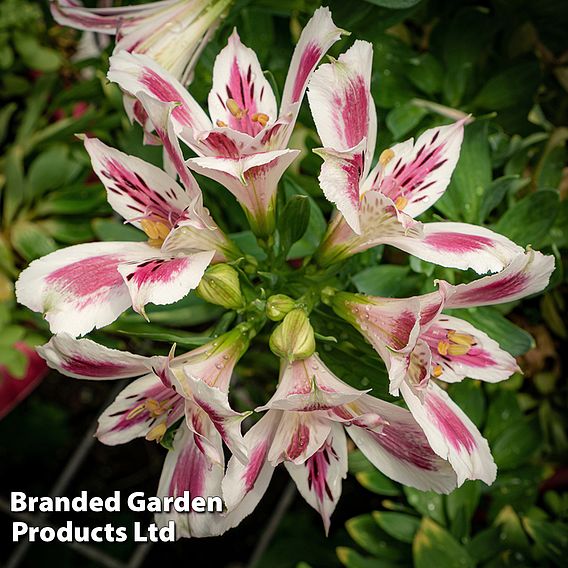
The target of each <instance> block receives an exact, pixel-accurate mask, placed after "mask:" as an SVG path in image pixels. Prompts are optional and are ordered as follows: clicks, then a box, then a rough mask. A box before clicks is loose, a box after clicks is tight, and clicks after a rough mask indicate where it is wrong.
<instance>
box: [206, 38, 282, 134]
mask: <svg viewBox="0 0 568 568" xmlns="http://www.w3.org/2000/svg"><path fill="white" fill-rule="evenodd" d="M208 101H209V114H210V116H211V120H212V121H213V123H214V124H216V125H217V126H228V127H230V128H232V129H233V130H237V131H239V132H245V133H247V134H249V135H250V136H256V135H257V134H258V133H259V132H260V131H261V130H263V129H264V126H265V125H266V123H267V122H270V123H272V122H274V121H275V120H276V119H277V116H276V114H277V111H276V99H275V98H274V93H273V91H272V87H271V86H270V83H269V82H268V81H267V80H266V78H265V76H264V74H263V72H262V69H261V68H260V64H259V62H258V58H257V56H256V53H255V52H254V51H253V50H252V49H250V48H248V47H245V46H244V45H243V44H242V43H241V40H240V38H239V34H238V33H237V30H236V29H235V30H234V31H233V33H232V34H231V36H230V37H229V42H228V44H227V46H226V47H225V48H224V49H222V50H221V52H220V53H219V55H218V56H217V59H216V60H215V65H214V67H213V86H212V88H211V92H210V93H209V99H208Z"/></svg>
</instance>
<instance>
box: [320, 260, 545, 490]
mask: <svg viewBox="0 0 568 568" xmlns="http://www.w3.org/2000/svg"><path fill="white" fill-rule="evenodd" d="M553 270H554V259H553V257H551V256H544V255H542V254H541V253H539V252H535V251H532V250H529V251H528V252H527V253H526V254H521V255H518V256H517V257H516V258H515V259H514V260H513V261H512V262H511V264H510V265H509V266H508V267H507V268H506V269H505V270H503V271H502V272H500V273H498V274H494V275H491V276H486V277H484V278H481V279H479V280H476V281H474V282H471V283H469V284H459V285H457V286H454V285H451V284H449V283H447V282H441V283H440V289H439V291H437V292H433V293H431V294H426V295H424V296H416V297H414V298H409V299H393V298H379V297H373V296H361V295H358V294H349V293H345V292H339V293H337V294H336V295H335V296H333V298H332V300H331V304H332V306H333V308H334V310H335V311H336V312H337V314H338V315H340V316H341V317H343V318H344V319H346V320H347V321H349V322H350V323H351V324H353V325H354V326H355V327H356V328H357V329H358V330H359V331H360V332H361V334H362V335H363V336H364V337H365V338H366V339H367V341H369V343H371V345H373V347H374V348H375V349H376V351H377V352H378V353H379V355H380V356H381V357H382V358H383V360H384V361H385V364H386V366H387V369H388V371H389V377H390V390H391V393H392V394H395V395H396V394H398V393H399V392H400V393H401V394H402V396H403V397H404V400H405V402H406V404H407V405H408V408H409V409H410V411H411V412H412V414H413V416H414V418H415V419H416V421H417V422H418V423H419V424H420V426H421V427H422V429H423V430H424V433H425V434H426V436H427V438H428V441H429V443H430V445H431V446H432V448H433V450H434V451H435V452H436V453H437V454H438V455H439V456H441V457H442V458H444V459H447V460H448V461H449V462H450V463H451V464H452V467H453V468H454V469H455V471H456V473H457V476H458V483H459V484H460V485H461V484H462V483H463V482H464V481H465V480H466V479H481V480H483V481H485V482H486V483H488V484H490V483H492V482H493V481H494V480H495V476H496V471H497V470H496V466H495V463H494V461H493V458H492V457H491V453H490V450H489V446H488V444H487V441H486V440H485V439H484V438H483V437H482V436H481V434H480V432H479V430H478V429H477V428H476V426H475V425H474V424H473V423H472V422H471V420H470V419H469V418H468V417H467V416H466V415H465V414H464V412H462V410H461V409H460V408H459V407H458V406H457V405H456V404H455V403H454V402H453V401H452V400H451V399H450V397H449V396H448V395H447V393H446V392H445V391H444V390H443V389H442V388H440V386H438V385H437V384H436V382H435V381H434V380H433V379H436V380H440V381H444V382H450V383H453V382H457V381H461V380H463V379H464V378H465V377H471V378H474V379H479V380H483V381H488V382H496V381H502V380H504V379H507V378H508V377H509V376H511V375H512V374H513V373H514V372H517V371H519V367H518V365H517V363H516V361H515V359H514V358H513V357H512V356H511V355H510V354H509V353H507V352H506V351H504V350H503V349H501V348H500V347H499V345H498V343H497V342H496V341H494V340H493V339H491V338H490V337H489V336H488V335H487V334H485V333H484V332H482V331H480V330H478V329H476V328H475V327H474V326H472V325H471V324H470V323H468V322H466V321H464V320H462V319H459V318H457V317H455V316H450V315H446V314H444V313H442V310H443V309H450V308H465V307H474V306H482V305H488V304H497V303H504V302H509V301H512V300H516V299H519V298H522V297H525V296H528V295H531V294H534V293H537V292H540V291H542V290H543V289H544V288H545V287H546V285H547V283H548V280H549V278H550V275H551V273H552V271H553ZM417 324H418V325H417Z"/></svg>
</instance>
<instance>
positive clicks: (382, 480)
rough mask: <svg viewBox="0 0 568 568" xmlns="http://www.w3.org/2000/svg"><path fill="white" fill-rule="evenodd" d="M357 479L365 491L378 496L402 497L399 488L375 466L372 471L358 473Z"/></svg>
mask: <svg viewBox="0 0 568 568" xmlns="http://www.w3.org/2000/svg"><path fill="white" fill-rule="evenodd" d="M355 478H356V479H357V481H358V482H359V483H360V484H361V485H362V486H363V487H364V488H365V489H368V490H369V491H372V492H373V493H377V494H378V495H385V496H389V497H394V496H396V495H400V489H399V488H398V486H397V485H396V484H395V483H394V482H393V481H391V480H390V479H389V478H388V477H387V476H386V475H384V474H382V473H381V472H380V471H379V470H377V469H375V468H374V466H373V469H372V470H371V471H361V472H359V473H356V474H355Z"/></svg>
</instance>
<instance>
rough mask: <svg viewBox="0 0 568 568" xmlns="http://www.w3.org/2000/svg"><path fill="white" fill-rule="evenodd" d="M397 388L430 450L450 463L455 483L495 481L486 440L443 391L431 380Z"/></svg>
mask: <svg viewBox="0 0 568 568" xmlns="http://www.w3.org/2000/svg"><path fill="white" fill-rule="evenodd" d="M400 390H401V393H402V396H403V397H404V400H405V402H406V404H407V405H408V408H409V409H410V411H411V412H412V415H413V416H414V418H415V419H416V421H417V422H418V424H420V427H421V428H422V429H423V430H424V434H425V435H426V437H427V438H428V442H429V444H430V446H431V447H432V449H433V450H434V451H435V452H436V454H438V455H439V456H440V457H441V458H443V459H445V460H448V461H449V462H450V464H451V465H452V467H453V469H454V470H455V472H456V474H457V479H458V485H461V484H462V483H463V482H464V481H465V480H466V479H481V480H482V481H485V483H487V484H488V485H490V484H491V483H493V481H495V477H496V475H497V468H496V466H495V462H494V461H493V458H492V457H491V452H490V450H489V446H488V444H487V440H485V438H483V437H482V436H481V434H480V433H479V430H478V429H477V428H476V426H475V425H474V424H473V422H472V421H471V420H470V419H469V418H468V417H467V416H466V414H465V413H464V412H463V411H462V410H461V409H460V408H459V406H457V404H455V403H454V402H453V401H452V399H451V398H450V397H449V396H448V394H447V393H446V392H445V391H444V390H442V389H441V388H440V387H439V386H437V385H436V384H435V383H433V382H432V381H430V382H429V383H428V384H427V386H426V387H425V388H416V387H413V386H411V385H410V384H408V383H406V382H403V383H402V384H401V386H400Z"/></svg>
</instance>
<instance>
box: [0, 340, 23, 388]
mask: <svg viewBox="0 0 568 568" xmlns="http://www.w3.org/2000/svg"><path fill="white" fill-rule="evenodd" d="M0 365H2V366H4V367H6V369H7V371H8V372H9V373H10V374H11V375H12V376H14V377H15V378H17V379H21V378H23V377H24V375H25V373H26V369H27V366H28V358H27V357H26V355H25V354H24V353H22V352H21V351H20V350H19V349H15V348H14V346H13V345H5V344H4V345H0Z"/></svg>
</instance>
